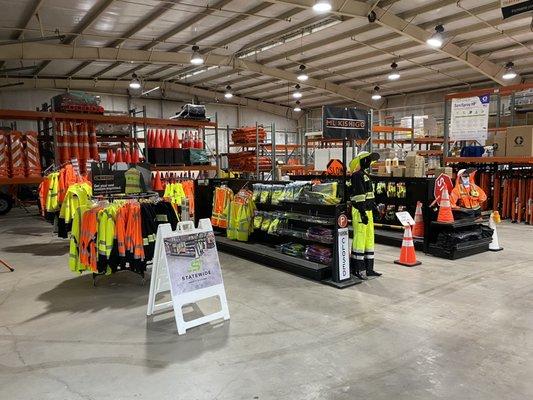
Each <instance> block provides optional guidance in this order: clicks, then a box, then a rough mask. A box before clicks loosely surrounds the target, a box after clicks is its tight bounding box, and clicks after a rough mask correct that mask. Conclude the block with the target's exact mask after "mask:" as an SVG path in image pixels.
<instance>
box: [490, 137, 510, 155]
mask: <svg viewBox="0 0 533 400" xmlns="http://www.w3.org/2000/svg"><path fill="white" fill-rule="evenodd" d="M485 145H486V146H492V149H493V155H494V157H505V156H506V154H507V152H506V148H507V133H506V132H494V133H493V132H491V133H489V135H488V137H487V142H486V143H485Z"/></svg>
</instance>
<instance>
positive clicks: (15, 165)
mask: <svg viewBox="0 0 533 400" xmlns="http://www.w3.org/2000/svg"><path fill="white" fill-rule="evenodd" d="M10 136H11V145H10V147H11V173H12V175H13V177H14V178H21V177H24V175H25V168H24V165H25V161H24V159H25V157H24V148H23V145H22V133H21V132H17V131H13V132H11V135H10Z"/></svg>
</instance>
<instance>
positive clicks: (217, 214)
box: [211, 187, 233, 228]
mask: <svg viewBox="0 0 533 400" xmlns="http://www.w3.org/2000/svg"><path fill="white" fill-rule="evenodd" d="M232 200H233V192H232V191H231V189H230V188H228V187H217V188H215V193H214V195H213V214H212V215H211V224H212V225H213V226H218V227H219V228H227V227H228V215H229V208H230V205H231V201H232Z"/></svg>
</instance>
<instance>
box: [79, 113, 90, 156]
mask: <svg viewBox="0 0 533 400" xmlns="http://www.w3.org/2000/svg"><path fill="white" fill-rule="evenodd" d="M78 132H79V139H78V141H79V156H80V159H81V160H84V161H86V160H89V159H90V158H91V153H90V149H89V146H90V145H89V132H88V126H87V122H85V121H84V122H82V123H80V124H79V125H78Z"/></svg>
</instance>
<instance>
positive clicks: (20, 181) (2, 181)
mask: <svg viewBox="0 0 533 400" xmlns="http://www.w3.org/2000/svg"><path fill="white" fill-rule="evenodd" d="M42 180H43V178H41V177H39V178H25V177H21V178H0V185H33V184H38V183H41V181H42Z"/></svg>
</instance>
